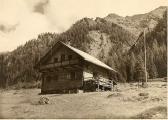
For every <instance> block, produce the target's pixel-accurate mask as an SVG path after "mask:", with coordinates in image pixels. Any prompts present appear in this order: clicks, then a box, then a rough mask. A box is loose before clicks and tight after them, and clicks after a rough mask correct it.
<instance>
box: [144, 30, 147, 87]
mask: <svg viewBox="0 0 168 120" xmlns="http://www.w3.org/2000/svg"><path fill="white" fill-rule="evenodd" d="M145 32H146V29H144V53H145V82H146V84H147V70H146V36H145V34H146V33H145Z"/></svg>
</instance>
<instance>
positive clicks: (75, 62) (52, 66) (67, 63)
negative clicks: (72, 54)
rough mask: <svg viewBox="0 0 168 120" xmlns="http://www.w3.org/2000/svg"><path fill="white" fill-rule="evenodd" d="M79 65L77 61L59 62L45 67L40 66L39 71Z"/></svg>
mask: <svg viewBox="0 0 168 120" xmlns="http://www.w3.org/2000/svg"><path fill="white" fill-rule="evenodd" d="M77 63H79V60H78V59H76V60H68V61H61V62H56V63H49V64H47V65H43V66H40V69H48V68H55V67H61V66H66V65H73V64H77Z"/></svg>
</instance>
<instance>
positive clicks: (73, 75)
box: [71, 72, 75, 80]
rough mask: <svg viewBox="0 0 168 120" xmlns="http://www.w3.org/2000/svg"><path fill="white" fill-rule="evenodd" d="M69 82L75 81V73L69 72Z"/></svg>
mask: <svg viewBox="0 0 168 120" xmlns="http://www.w3.org/2000/svg"><path fill="white" fill-rule="evenodd" d="M71 80H75V72H71Z"/></svg>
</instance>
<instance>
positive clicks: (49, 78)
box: [35, 41, 117, 94]
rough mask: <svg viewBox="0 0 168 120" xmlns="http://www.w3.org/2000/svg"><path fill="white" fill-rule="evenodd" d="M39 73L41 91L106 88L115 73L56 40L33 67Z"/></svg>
mask: <svg viewBox="0 0 168 120" xmlns="http://www.w3.org/2000/svg"><path fill="white" fill-rule="evenodd" d="M35 68H36V69H38V70H39V72H41V74H42V86H41V93H44V94H46V93H77V92H78V91H84V92H91V91H106V90H112V87H113V86H114V84H115V85H116V82H115V80H116V74H117V72H116V71H115V70H114V69H112V68H111V67H109V66H108V65H106V64H105V63H103V62H101V61H100V60H98V59H96V58H95V57H93V56H91V55H89V54H87V53H86V52H83V51H81V50H79V49H77V48H74V47H72V46H70V45H67V44H65V43H63V42H60V41H58V42H57V43H56V44H55V45H54V46H53V47H52V48H51V49H50V50H49V51H48V52H47V54H46V55H45V56H44V57H42V58H41V59H40V61H39V62H38V63H37V64H36V66H35Z"/></svg>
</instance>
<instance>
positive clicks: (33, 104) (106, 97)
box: [0, 82, 167, 118]
mask: <svg viewBox="0 0 168 120" xmlns="http://www.w3.org/2000/svg"><path fill="white" fill-rule="evenodd" d="M163 84H165V82H153V83H152V82H151V83H149V87H148V88H145V89H143V88H139V89H138V88H137V86H136V84H131V85H130V84H120V85H119V86H118V89H119V91H120V92H99V93H98V92H91V93H79V94H63V95H61V94H50V95H39V93H40V89H23V90H7V91H2V90H1V91H0V98H1V99H0V118H166V117H167V115H166V113H167V107H166V101H167V92H166V86H165V85H163ZM139 93H148V94H149V95H148V97H144V96H139ZM40 97H47V98H48V99H49V104H45V105H40V104H39V102H38V101H39V99H40Z"/></svg>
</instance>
